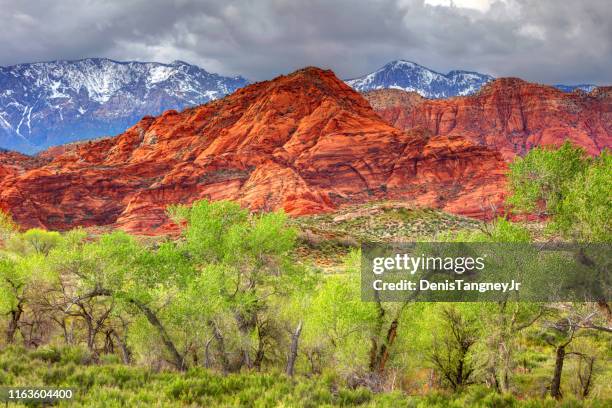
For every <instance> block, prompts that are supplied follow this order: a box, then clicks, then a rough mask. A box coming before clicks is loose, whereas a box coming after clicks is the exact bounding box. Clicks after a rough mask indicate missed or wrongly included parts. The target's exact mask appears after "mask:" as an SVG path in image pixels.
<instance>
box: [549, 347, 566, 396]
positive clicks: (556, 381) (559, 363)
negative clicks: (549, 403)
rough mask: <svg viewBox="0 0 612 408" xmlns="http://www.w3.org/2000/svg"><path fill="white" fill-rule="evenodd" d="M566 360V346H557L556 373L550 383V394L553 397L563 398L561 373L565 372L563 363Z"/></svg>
mask: <svg viewBox="0 0 612 408" xmlns="http://www.w3.org/2000/svg"><path fill="white" fill-rule="evenodd" d="M564 361H565V346H559V347H557V353H556V359H555V373H554V375H553V379H552V382H551V384H550V395H551V396H552V397H553V398H556V399H560V398H561V374H562V372H563V363H564Z"/></svg>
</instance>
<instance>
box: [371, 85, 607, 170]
mask: <svg viewBox="0 0 612 408" xmlns="http://www.w3.org/2000/svg"><path fill="white" fill-rule="evenodd" d="M365 97H366V99H368V100H369V101H370V103H371V104H372V106H373V108H374V109H375V110H376V112H377V113H378V114H379V115H380V116H381V117H382V118H383V119H385V120H386V121H387V122H388V123H390V124H391V125H393V126H395V127H398V128H400V129H410V128H413V127H422V128H425V129H428V130H429V131H430V132H431V133H432V134H434V135H444V136H462V137H465V138H467V139H469V140H471V141H472V142H474V143H478V144H481V145H485V146H489V147H492V148H494V149H497V150H499V151H501V152H502V154H503V156H504V157H505V158H506V159H511V158H512V157H514V156H515V155H516V154H524V153H525V152H527V151H528V150H529V149H531V148H532V147H534V146H540V145H559V144H561V143H562V142H563V141H565V140H570V141H571V142H573V143H574V144H577V145H580V146H582V147H584V148H585V149H586V150H587V152H589V153H590V154H597V153H599V152H600V151H601V150H602V149H603V148H604V147H608V148H611V147H612V87H601V88H597V89H596V90H594V91H593V92H591V93H590V94H586V93H584V92H581V91H576V92H572V93H564V92H561V91H559V90H557V89H555V88H553V87H550V86H545V85H538V84H533V83H529V82H525V81H523V80H520V79H517V78H502V79H498V80H495V81H493V82H491V83H489V84H487V85H486V86H484V87H483V88H482V89H481V91H480V92H478V93H477V94H475V95H471V96H465V97H456V98H449V99H438V100H428V99H424V98H422V97H420V96H419V95H417V94H414V93H411V92H404V91H400V90H380V91H373V92H370V93H367V94H365Z"/></svg>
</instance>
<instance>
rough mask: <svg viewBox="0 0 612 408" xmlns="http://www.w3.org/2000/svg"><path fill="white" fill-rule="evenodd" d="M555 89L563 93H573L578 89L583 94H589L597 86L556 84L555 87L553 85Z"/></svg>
mask: <svg viewBox="0 0 612 408" xmlns="http://www.w3.org/2000/svg"><path fill="white" fill-rule="evenodd" d="M553 86H554V87H555V88H557V89H559V90H561V91H563V92H573V91H575V90H576V89H580V90H581V91H584V92H587V93H588V92H591V91H592V90H593V89H595V88H597V85H593V84H580V85H561V84H557V85H553Z"/></svg>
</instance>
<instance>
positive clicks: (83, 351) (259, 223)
mask: <svg viewBox="0 0 612 408" xmlns="http://www.w3.org/2000/svg"><path fill="white" fill-rule="evenodd" d="M509 180H510V185H511V188H512V192H513V194H512V196H511V197H510V198H509V200H508V203H509V204H510V205H511V206H512V208H513V210H514V211H515V212H520V211H524V212H528V213H529V214H532V215H535V216H536V217H538V220H539V221H538V222H539V223H540V225H542V226H543V227H542V228H538V229H537V233H535V232H534V229H533V228H532V227H530V226H528V225H526V224H525V223H524V222H513V221H510V219H512V218H511V217H510V218H508V217H506V218H499V219H497V220H495V221H493V222H491V223H480V222H476V221H471V220H469V219H460V218H454V217H451V216H448V215H444V214H439V213H438V212H432V211H425V210H411V209H407V208H403V207H398V206H397V205H389V204H380V205H374V206H367V207H363V208H361V209H360V210H358V211H357V213H355V212H353V213H352V215H350V214H345V215H344V216H336V217H340V218H337V219H336V222H334V220H333V218H332V217H331V216H319V218H310V219H306V218H305V219H302V220H300V219H294V220H292V219H289V218H288V217H287V216H286V215H284V214H282V213H278V212H268V213H250V212H249V211H248V210H245V209H242V208H241V207H240V206H239V205H238V204H235V203H232V202H227V201H218V202H208V201H198V202H195V203H193V204H192V205H190V206H183V205H178V206H172V207H170V208H169V209H168V212H169V214H170V215H171V216H172V218H173V219H174V221H175V223H176V224H178V225H180V226H181V234H180V236H174V237H165V238H159V239H150V238H142V237H135V236H130V235H128V234H126V233H124V232H121V231H113V232H109V233H106V234H93V233H91V232H90V231H86V230H82V229H76V230H72V231H68V232H63V233H59V232H54V231H46V230H41V229H31V230H28V231H20V230H19V229H18V228H17V226H16V225H15V223H13V222H12V221H11V217H10V215H9V214H6V213H2V214H0V313H1V314H2V322H1V324H2V329H3V334H4V335H3V336H2V339H1V340H0V345H1V346H0V347H1V350H0V367H2V370H1V371H0V385H10V386H63V387H74V388H75V390H76V391H77V396H76V400H77V403H78V404H81V405H83V406H104V407H109V406H117V407H119V406H126V405H127V406H130V405H147V406H200V405H210V406H300V407H301V406H321V405H325V406H353V405H363V406H390V407H391V406H393V407H396V406H415V407H425V406H439V407H446V406H457V407H460V406H482V407H506V406H507V407H513V406H533V407H535V406H551V407H552V406H558V405H560V406H568V407H570V406H572V407H573V406H593V407H597V406H601V407H603V406H609V404H610V403H611V402H612V385H611V382H610V380H612V367H611V365H610V362H611V358H612V354H611V350H612V347H611V345H612V343H611V341H612V336H611V332H612V329H611V328H610V327H611V325H612V312H611V311H610V303H608V302H607V300H608V299H602V301H600V302H596V303H558V304H557V303H556V304H540V303H518V302H497V303H452V304H451V303H415V302H406V303H384V302H363V301H362V300H361V296H360V275H359V273H360V272H359V267H360V253H359V248H358V246H359V243H360V241H362V240H377V239H379V240H380V241H385V240H390V239H401V238H402V237H404V238H406V237H409V238H412V239H419V240H455V241H478V242H529V241H532V240H534V239H536V238H537V239H538V240H544V239H545V240H566V241H579V242H605V243H609V242H610V241H611V240H612V235H611V234H612V229H611V228H610V216H611V215H612V203H611V201H610V197H612V191H611V188H612V161H611V159H610V154H609V153H608V152H606V151H604V152H603V153H602V154H601V155H600V156H598V157H595V158H590V157H588V156H587V155H586V154H585V153H584V151H583V150H581V149H579V148H575V147H573V146H571V145H570V144H565V145H563V146H562V147H560V148H559V149H557V150H545V149H540V148H536V149H533V150H532V151H531V152H530V153H529V154H527V155H526V156H525V157H524V158H520V159H518V160H516V161H515V162H514V163H513V164H512V165H511V172H510V175H509ZM355 214H356V215H355ZM372 217H382V218H381V219H382V220H384V221H385V222H386V223H388V228H379V229H376V228H369V227H367V225H370V224H366V226H365V227H364V224H363V222H364V221H363V220H364V219H369V220H371V219H372ZM375 223H376V222H374V224H375ZM332 225H335V227H332ZM407 225H410V226H411V227H410V228H408V227H407ZM372 234H374V235H373V236H372ZM535 235H537V237H536V236H535ZM312 254H315V255H316V256H319V255H321V254H322V256H323V257H324V258H325V262H323V263H320V262H319V263H317V262H314V258H315V257H316V256H311V255H312ZM334 259H335V261H334Z"/></svg>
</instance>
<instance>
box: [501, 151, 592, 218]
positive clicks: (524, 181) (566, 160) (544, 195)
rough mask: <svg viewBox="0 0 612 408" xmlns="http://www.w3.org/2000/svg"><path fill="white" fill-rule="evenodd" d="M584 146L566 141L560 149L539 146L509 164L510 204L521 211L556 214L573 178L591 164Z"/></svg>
mask: <svg viewBox="0 0 612 408" xmlns="http://www.w3.org/2000/svg"><path fill="white" fill-rule="evenodd" d="M589 162H590V159H589V158H588V156H587V155H586V152H585V151H584V149H582V148H580V147H574V146H573V145H572V144H571V143H570V142H565V143H564V144H563V145H562V146H561V147H560V148H559V149H556V150H554V149H550V148H548V147H536V148H534V149H531V150H530V151H529V153H527V155H525V157H523V158H521V157H518V158H517V159H516V160H515V161H514V162H513V163H511V164H510V174H509V177H508V178H509V182H510V189H511V191H512V195H511V196H510V197H509V199H508V203H510V204H511V205H513V206H514V207H515V208H516V209H518V210H526V211H538V212H543V213H544V214H551V215H553V216H554V215H556V214H558V213H559V211H560V210H561V205H562V202H563V200H564V198H565V197H566V195H567V191H568V189H569V185H570V184H571V182H572V180H573V179H574V178H575V177H576V176H577V175H578V174H580V173H582V172H583V171H584V170H585V169H586V168H587V166H588V164H589Z"/></svg>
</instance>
